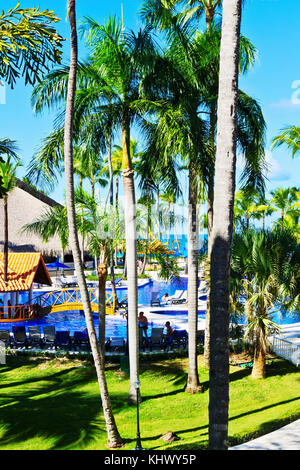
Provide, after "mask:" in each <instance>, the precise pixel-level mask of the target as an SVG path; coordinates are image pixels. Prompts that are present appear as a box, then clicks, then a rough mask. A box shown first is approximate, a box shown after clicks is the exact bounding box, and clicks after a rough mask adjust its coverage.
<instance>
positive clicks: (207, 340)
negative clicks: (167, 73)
mask: <svg viewBox="0 0 300 470" xmlns="http://www.w3.org/2000/svg"><path fill="white" fill-rule="evenodd" d="M216 124H217V122H216V107H215V105H214V104H212V105H211V108H210V129H209V142H210V146H211V148H212V149H213V155H214V154H215V133H216ZM214 180H215V171H214V164H212V165H211V170H210V172H209V181H208V197H207V257H208V261H209V265H210V258H211V247H212V229H213V204H214ZM209 297H210V284H209V286H208V290H207V304H206V314H205V336H204V365H205V367H207V368H209V356H210V333H209V328H210V326H209V324H210V301H209Z"/></svg>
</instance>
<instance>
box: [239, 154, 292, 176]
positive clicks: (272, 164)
mask: <svg viewBox="0 0 300 470" xmlns="http://www.w3.org/2000/svg"><path fill="white" fill-rule="evenodd" d="M266 164H267V171H266V172H265V176H266V177H267V178H268V179H269V180H271V181H273V180H276V181H286V180H288V179H290V177H291V175H290V174H289V173H288V172H287V171H286V170H285V169H283V168H282V167H281V165H280V163H279V162H278V160H276V159H275V158H274V157H273V154H272V152H271V151H270V150H266ZM244 168H245V159H244V156H243V155H241V154H239V155H237V159H236V169H237V172H238V173H242V171H243V169H244Z"/></svg>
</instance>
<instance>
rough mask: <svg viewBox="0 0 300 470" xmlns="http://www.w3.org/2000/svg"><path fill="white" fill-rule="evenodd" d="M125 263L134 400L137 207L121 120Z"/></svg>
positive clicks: (133, 397)
mask: <svg viewBox="0 0 300 470" xmlns="http://www.w3.org/2000/svg"><path fill="white" fill-rule="evenodd" d="M122 146H123V162H122V168H123V171H122V175H123V185H124V212H125V239H126V266H127V283H128V330H129V332H128V342H129V345H128V346H129V367H130V390H129V396H128V401H129V402H130V403H136V390H135V387H134V382H135V381H136V380H137V378H138V375H139V343H138V329H137V305H138V290H137V248H136V206H135V191H134V171H133V169H132V166H131V159H130V130H129V125H128V123H127V122H126V121H124V122H123V123H122Z"/></svg>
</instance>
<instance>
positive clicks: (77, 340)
mask: <svg viewBox="0 0 300 470" xmlns="http://www.w3.org/2000/svg"><path fill="white" fill-rule="evenodd" d="M74 346H75V347H79V348H81V347H82V346H86V347H87V348H88V349H90V341H89V335H88V334H87V332H86V331H74Z"/></svg>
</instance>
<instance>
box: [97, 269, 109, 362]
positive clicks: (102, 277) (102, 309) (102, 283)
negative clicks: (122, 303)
mask: <svg viewBox="0 0 300 470" xmlns="http://www.w3.org/2000/svg"><path fill="white" fill-rule="evenodd" d="M97 275H98V290H99V292H98V304H99V309H98V315H99V344H100V350H101V354H102V357H103V361H104V358H105V314H106V306H105V303H106V299H105V287H106V279H107V264H106V263H99V265H98V269H97Z"/></svg>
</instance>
